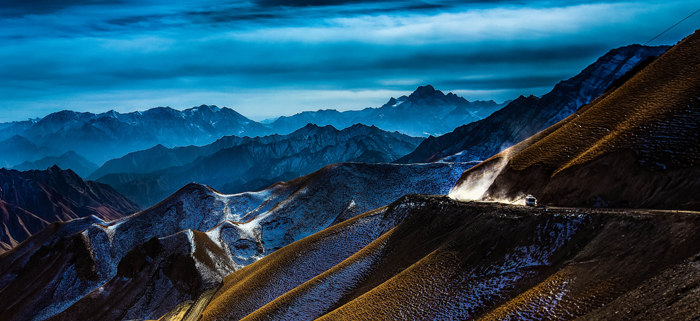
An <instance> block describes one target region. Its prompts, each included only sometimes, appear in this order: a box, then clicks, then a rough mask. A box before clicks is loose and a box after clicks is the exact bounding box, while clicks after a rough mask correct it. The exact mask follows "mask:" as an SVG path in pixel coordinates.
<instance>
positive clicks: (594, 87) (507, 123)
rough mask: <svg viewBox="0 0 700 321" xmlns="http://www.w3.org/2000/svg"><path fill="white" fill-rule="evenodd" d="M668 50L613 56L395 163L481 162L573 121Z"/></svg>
mask: <svg viewBox="0 0 700 321" xmlns="http://www.w3.org/2000/svg"><path fill="white" fill-rule="evenodd" d="M667 49H668V47H667V46H660V47H646V46H640V45H631V46H627V47H622V48H618V49H614V50H611V51H610V52H608V53H607V54H605V55H604V56H602V57H600V58H599V59H598V60H597V61H596V62H594V63H593V64H591V65H590V66H588V67H587V68H586V69H584V70H583V71H581V73H580V74H578V75H576V76H574V77H572V78H570V79H568V80H564V81H562V82H560V83H559V84H557V85H556V86H555V87H554V88H553V89H552V91H550V92H549V93H547V94H545V95H544V96H542V97H541V98H538V97H535V96H529V97H524V96H521V97H519V98H517V99H515V100H514V101H512V102H510V103H509V104H508V105H506V106H505V107H504V108H503V109H501V110H499V111H497V112H494V113H493V114H492V115H490V116H489V117H487V118H485V119H483V120H480V121H476V122H473V123H470V124H466V125H463V126H460V127H457V128H456V129H455V130H454V131H452V132H450V133H447V134H445V135H442V136H439V137H428V138H427V139H426V140H425V141H423V142H422V143H421V145H420V146H418V148H416V150H415V151H413V152H412V153H410V154H408V155H406V156H404V157H402V158H400V159H398V160H397V161H396V162H397V163H425V162H434V161H440V160H442V161H481V160H485V159H487V158H489V157H491V156H493V155H495V154H497V153H499V152H501V151H503V150H504V149H506V148H508V147H511V146H512V145H515V144H516V143H519V142H520V141H522V140H524V139H526V138H528V137H530V136H532V135H534V134H536V133H538V132H540V131H542V130H544V129H545V128H548V127H549V126H551V125H553V124H555V123H556V122H558V121H560V120H562V119H564V118H566V117H567V116H569V115H571V114H572V113H573V112H575V111H576V110H578V109H579V108H580V107H581V106H584V105H586V104H588V103H590V102H592V101H593V100H594V99H595V98H597V97H598V96H600V95H601V94H603V93H604V92H605V91H606V89H608V88H609V87H611V86H613V85H614V82H615V80H616V79H618V78H621V77H623V76H624V75H625V74H626V73H627V72H628V71H630V70H632V69H633V68H634V67H635V66H636V65H638V64H640V63H642V62H644V61H645V60H646V59H647V58H650V57H654V56H658V55H660V54H662V53H664V51H666V50H667Z"/></svg>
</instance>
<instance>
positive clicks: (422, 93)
mask: <svg viewBox="0 0 700 321" xmlns="http://www.w3.org/2000/svg"><path fill="white" fill-rule="evenodd" d="M435 94H438V95H440V96H443V95H444V94H443V93H442V91H439V90H435V88H434V87H433V86H432V85H425V86H419V87H418V88H417V89H416V90H415V91H414V92H413V93H412V94H411V95H410V96H408V98H410V99H421V98H422V99H425V98H429V97H432V96H433V95H435Z"/></svg>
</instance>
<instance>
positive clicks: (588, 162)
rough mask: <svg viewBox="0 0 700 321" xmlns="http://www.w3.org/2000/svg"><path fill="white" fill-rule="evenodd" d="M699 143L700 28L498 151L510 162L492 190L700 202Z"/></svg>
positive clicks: (658, 203)
mask: <svg viewBox="0 0 700 321" xmlns="http://www.w3.org/2000/svg"><path fill="white" fill-rule="evenodd" d="M698 146H700V33H698V32H696V33H695V34H693V35H691V36H689V37H687V38H686V39H684V40H683V41H682V42H680V43H679V44H677V45H676V46H674V47H672V48H671V49H669V50H668V51H667V52H666V53H664V54H663V55H661V56H660V57H659V58H657V59H656V60H654V61H653V62H651V63H650V64H649V65H648V66H646V67H645V68H643V69H641V70H639V71H638V72H637V73H636V74H634V76H632V77H631V78H630V79H629V80H627V81H626V82H625V83H624V84H622V85H621V86H619V87H618V88H616V89H615V90H612V91H609V92H607V93H606V94H604V95H602V96H601V97H599V98H598V99H596V100H595V101H593V102H592V103H591V104H589V105H587V106H584V107H583V108H581V109H580V110H579V111H577V112H576V113H575V114H573V115H571V116H569V117H568V118H566V119H564V120H563V121H561V122H559V123H557V124H555V125H553V126H552V127H550V128H548V129H546V130H544V131H542V132H540V133H538V134H536V135H534V136H532V137H530V138H529V139H527V140H525V141H523V142H521V143H520V144H518V145H516V146H513V147H512V148H510V149H508V150H506V151H504V152H502V153H501V154H498V155H496V156H494V159H496V158H503V159H507V160H508V163H507V166H506V167H505V168H504V169H503V171H502V172H501V173H500V175H499V176H498V178H496V179H495V181H494V184H493V185H491V187H490V188H489V190H488V192H487V193H486V196H487V198H495V199H512V198H516V197H518V196H521V195H524V194H534V195H535V196H536V197H537V198H538V199H539V200H540V202H541V203H545V204H551V205H567V206H629V207H654V208H697V207H698V205H699V204H700V203H698V198H697V197H696V195H695V192H693V190H694V189H697V188H700V180H699V179H700V171H699V170H698V169H699V168H698V165H700V152H699V151H698V149H699V148H700V147H698ZM478 169H479V167H477V168H475V169H474V170H472V171H471V172H470V171H467V172H466V173H465V175H463V177H462V179H461V180H460V182H465V181H467V180H469V177H470V175H472V174H478V171H477V170H478ZM458 188H460V189H468V188H469V186H468V184H462V183H460V184H458Z"/></svg>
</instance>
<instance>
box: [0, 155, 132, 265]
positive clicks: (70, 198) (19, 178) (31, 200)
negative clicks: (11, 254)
mask: <svg viewBox="0 0 700 321" xmlns="http://www.w3.org/2000/svg"><path fill="white" fill-rule="evenodd" d="M139 210H140V208H139V207H138V205H136V204H135V203H134V202H132V201H130V200H129V199H127V198H126V197H124V196H123V195H121V194H119V193H118V192H117V191H115V190H114V189H113V188H111V187H110V186H109V185H105V184H100V183H96V182H92V181H84V180H83V179H82V178H80V176H78V175H77V174H75V173H74V172H73V171H71V170H62V169H60V168H59V167H57V166H53V167H51V168H48V169H46V170H43V171H37V170H32V171H26V172H19V171H16V170H7V169H4V168H1V169H0V253H2V252H5V251H6V250H9V249H10V248H12V247H13V246H15V245H17V244H18V243H20V242H22V241H24V240H25V239H27V238H28V237H29V236H30V235H33V234H35V233H37V232H39V231H41V230H42V229H44V228H45V227H46V226H48V225H49V224H50V223H52V222H65V221H70V220H73V219H76V218H80V217H92V218H94V219H101V220H105V221H110V220H116V219H119V218H122V217H124V216H126V215H128V214H132V213H135V212H137V211H139Z"/></svg>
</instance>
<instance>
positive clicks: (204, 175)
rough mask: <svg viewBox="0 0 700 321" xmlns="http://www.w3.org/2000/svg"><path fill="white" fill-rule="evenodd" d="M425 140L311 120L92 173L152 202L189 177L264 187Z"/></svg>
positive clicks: (156, 152)
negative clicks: (293, 127) (321, 124)
mask: <svg viewBox="0 0 700 321" xmlns="http://www.w3.org/2000/svg"><path fill="white" fill-rule="evenodd" d="M422 140H423V138H417V137H410V136H407V135H404V134H400V133H397V132H393V133H390V132H386V131H383V130H381V129H379V128H377V127H374V126H365V125H360V124H357V125H353V126H351V127H348V128H345V129H343V130H338V129H335V128H333V127H332V126H330V125H329V126H324V127H319V126H316V125H313V124H308V125H306V126H304V127H302V128H301V129H298V130H297V131H295V132H293V133H291V134H288V135H270V136H263V137H255V138H250V137H237V136H226V137H223V138H221V139H219V140H217V141H216V142H214V143H212V144H209V145H205V146H202V147H195V146H188V147H176V148H166V147H164V146H162V145H158V146H156V147H154V148H151V149H147V150H144V151H139V152H134V153H130V154H128V155H126V156H124V157H121V158H118V159H114V160H111V161H109V162H107V163H105V164H104V165H103V166H102V167H100V168H99V169H97V170H96V171H95V172H94V173H93V174H92V175H90V176H89V177H90V179H94V180H97V181H98V182H102V183H106V184H109V185H111V186H113V187H114V188H115V189H116V190H118V191H120V192H121V193H123V194H124V195H126V196H128V197H129V198H131V199H133V200H134V201H136V202H137V203H139V204H140V205H142V206H144V207H147V206H151V205H153V204H155V203H156V202H159V201H160V200H162V199H163V198H165V197H166V196H168V195H170V194H172V193H173V192H175V191H176V190H178V189H179V188H180V187H182V186H183V185H185V184H187V183H189V182H198V183H201V184H207V185H210V186H212V187H214V188H216V189H217V190H220V191H222V192H224V193H234V192H243V191H248V190H259V189H263V188H265V187H268V186H270V185H272V184H273V183H275V182H278V181H282V180H290V179H293V178H296V177H299V176H302V175H305V174H308V173H311V172H313V171H316V170H318V169H320V168H321V167H323V166H326V165H329V164H334V163H341V162H364V163H388V162H391V161H393V160H396V159H397V158H399V157H401V156H403V155H405V154H408V153H410V152H411V151H413V150H414V149H415V148H416V146H418V144H419V143H420V142H421V141H422Z"/></svg>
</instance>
